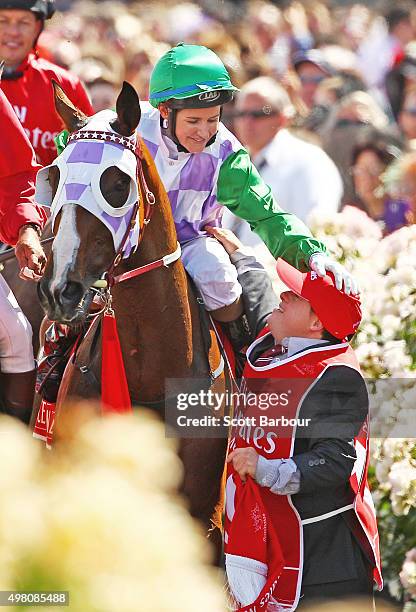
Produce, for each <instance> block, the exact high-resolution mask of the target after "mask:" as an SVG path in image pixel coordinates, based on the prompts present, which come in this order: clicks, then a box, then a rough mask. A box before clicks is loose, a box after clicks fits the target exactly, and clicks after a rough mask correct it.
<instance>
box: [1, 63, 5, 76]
mask: <svg viewBox="0 0 416 612" xmlns="http://www.w3.org/2000/svg"><path fill="white" fill-rule="evenodd" d="M4 64H5V62H4V61H3V62H0V81H1V75H2V74H3V68H4Z"/></svg>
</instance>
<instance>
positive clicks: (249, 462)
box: [227, 446, 259, 482]
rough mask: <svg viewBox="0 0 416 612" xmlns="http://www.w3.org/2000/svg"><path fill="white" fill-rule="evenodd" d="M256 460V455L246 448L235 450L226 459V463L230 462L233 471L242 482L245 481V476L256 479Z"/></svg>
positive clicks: (253, 451) (249, 448)
mask: <svg viewBox="0 0 416 612" xmlns="http://www.w3.org/2000/svg"><path fill="white" fill-rule="evenodd" d="M258 460H259V456H258V454H257V453H256V451H255V450H254V448H252V447H251V446H249V447H248V448H236V449H235V450H234V451H232V453H230V454H229V455H228V457H227V463H231V462H232V464H233V467H234V469H235V471H236V472H238V474H239V476H240V478H241V480H242V481H243V482H245V481H246V479H247V478H246V477H247V476H252V477H253V478H255V477H256V469H257V463H258Z"/></svg>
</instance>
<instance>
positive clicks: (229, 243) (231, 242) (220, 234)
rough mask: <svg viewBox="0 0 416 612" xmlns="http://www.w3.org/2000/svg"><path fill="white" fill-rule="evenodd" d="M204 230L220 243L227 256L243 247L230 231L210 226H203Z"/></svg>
mask: <svg viewBox="0 0 416 612" xmlns="http://www.w3.org/2000/svg"><path fill="white" fill-rule="evenodd" d="M204 230H205V231H206V232H207V233H208V234H210V235H211V236H213V237H214V238H216V239H217V240H218V242H221V244H222V245H223V247H224V249H225V250H226V251H227V253H228V254H229V255H231V253H234V251H236V250H237V249H240V248H241V247H242V246H243V243H242V242H241V241H240V240H239V239H238V238H237V236H236V235H235V234H234V232H232V231H231V230H228V229H223V228H222V227H211V226H210V225H207V226H205V227H204Z"/></svg>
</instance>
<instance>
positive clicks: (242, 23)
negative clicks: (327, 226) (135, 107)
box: [39, 0, 416, 233]
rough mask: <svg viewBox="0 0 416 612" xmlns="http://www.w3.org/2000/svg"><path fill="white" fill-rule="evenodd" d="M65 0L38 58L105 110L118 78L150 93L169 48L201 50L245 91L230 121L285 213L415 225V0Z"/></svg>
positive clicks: (230, 109) (228, 111) (228, 114)
mask: <svg viewBox="0 0 416 612" xmlns="http://www.w3.org/2000/svg"><path fill="white" fill-rule="evenodd" d="M57 6H58V9H59V10H58V12H57V13H56V14H55V16H54V17H53V19H52V20H51V21H50V22H49V23H48V25H47V28H46V29H45V31H44V32H43V33H42V35H41V38H40V41H39V48H40V53H41V54H42V55H43V56H45V57H47V58H48V59H50V60H52V61H53V62H55V63H57V64H59V65H61V66H63V67H65V68H68V69H69V70H70V71H71V72H72V73H74V74H76V75H77V76H79V77H80V78H81V80H82V81H83V82H84V83H85V85H86V87H87V89H88V92H89V95H90V97H91V101H92V104H93V107H94V109H95V110H96V111H99V110H101V109H103V108H108V107H111V106H113V105H114V103H115V99H116V96H117V93H118V91H119V89H120V86H121V83H122V81H123V80H127V81H129V82H130V83H132V84H133V85H134V87H135V88H136V89H137V91H138V92H139V95H140V97H141V99H143V100H145V99H147V94H148V82H149V76H150V73H151V70H152V67H153V65H154V64H155V62H156V61H157V60H158V58H159V57H160V56H161V55H162V54H163V53H164V52H165V51H166V50H167V49H168V48H169V47H170V46H172V45H174V44H176V43H177V42H179V41H184V42H189V43H196V44H203V45H206V46H208V47H210V48H211V49H213V50H214V51H215V52H216V53H218V54H219V55H220V57H221V58H222V60H223V61H224V63H225V65H226V67H227V69H228V70H229V72H230V74H231V77H232V79H233V82H234V83H235V85H236V86H238V87H239V88H242V92H241V94H240V96H239V95H237V97H236V100H235V101H234V103H233V104H231V105H227V107H225V109H224V115H223V121H224V122H225V123H226V125H227V126H228V127H229V128H230V129H231V130H232V131H234V132H235V133H236V134H237V136H238V137H239V138H240V140H241V141H242V142H243V144H244V145H246V146H247V147H248V149H249V150H250V152H251V154H252V157H253V161H254V163H256V165H257V166H258V169H259V171H260V172H261V173H264V177H265V180H266V181H267V182H269V183H273V179H274V183H273V185H272V188H273V190H274V191H275V195H276V198H277V201H278V202H280V203H281V205H282V206H283V208H287V209H288V210H291V211H292V212H295V213H296V214H297V215H299V216H300V217H301V218H303V219H305V220H307V217H308V215H309V213H310V212H311V211H312V209H314V210H315V212H316V210H320V209H322V210H324V211H326V212H330V211H333V210H337V209H338V210H341V209H342V208H343V207H345V206H347V205H348V206H355V207H358V208H360V209H361V210H363V211H365V212H366V213H367V214H368V215H369V216H370V217H371V218H372V219H374V220H375V221H377V222H378V223H380V224H381V225H382V227H383V231H384V232H385V233H389V232H391V231H393V230H394V229H397V227H400V226H401V225H404V224H407V223H411V222H413V217H414V215H415V213H416V8H415V5H414V3H413V2H411V3H407V2H403V1H402V0H399V1H397V2H385V3H384V4H383V3H378V2H372V3H369V2H366V3H364V2H362V3H346V2H343V3H341V2H335V1H333V2H331V1H330V0H302V2H300V1H296V0H295V1H292V0H275V1H274V2H269V1H267V0H247V1H244V0H240V1H234V2H229V1H228V0H225V1H223V0H200V1H199V2H177V1H172V0H164V1H163V2H159V1H154V0H153V1H151V2H145V1H131V2H112V1H111V2H110V1H107V0H104V1H95V2H93V1H90V0H81V1H75V2H69V1H66V0H60V1H58V2H57ZM262 134H263V135H264V137H262ZM286 154H287V155H286ZM295 161H296V164H295ZM266 162H267V163H268V164H269V166H270V167H269V169H267V168H265V167H264V165H265V163H266ZM294 164H295V168H296V169H295V170H293V167H294ZM285 166H288V167H289V169H290V168H292V172H289V171H287V172H286V170H285ZM391 166H392V168H393V170H391ZM268 176H269V177H270V178H268ZM296 177H297V178H296ZM386 177H387V178H386ZM279 192H280V193H279ZM283 200H284V201H283Z"/></svg>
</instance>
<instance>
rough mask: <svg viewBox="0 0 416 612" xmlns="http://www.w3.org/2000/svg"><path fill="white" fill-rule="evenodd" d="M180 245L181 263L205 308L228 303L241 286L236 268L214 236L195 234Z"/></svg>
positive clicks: (239, 291) (218, 306)
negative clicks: (192, 238) (195, 236)
mask: <svg viewBox="0 0 416 612" xmlns="http://www.w3.org/2000/svg"><path fill="white" fill-rule="evenodd" d="M181 247H182V262H183V265H184V266H185V269H186V271H187V272H188V274H189V275H190V277H191V278H192V280H193V281H194V283H195V285H196V287H197V289H198V291H199V292H200V294H201V296H202V298H203V300H204V304H205V308H206V309H207V310H216V309H217V308H222V307H223V306H229V305H230V304H232V303H233V302H235V301H236V300H237V299H238V298H239V297H240V295H241V292H242V289H241V285H240V283H239V282H238V277H237V270H236V268H235V266H234V265H233V264H232V263H231V260H230V258H229V256H228V253H227V251H226V250H225V249H224V247H223V246H222V244H220V243H219V242H218V240H216V239H215V238H213V237H212V236H199V237H198V238H195V239H194V240H190V241H189V242H185V243H184V244H182V245H181Z"/></svg>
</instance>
